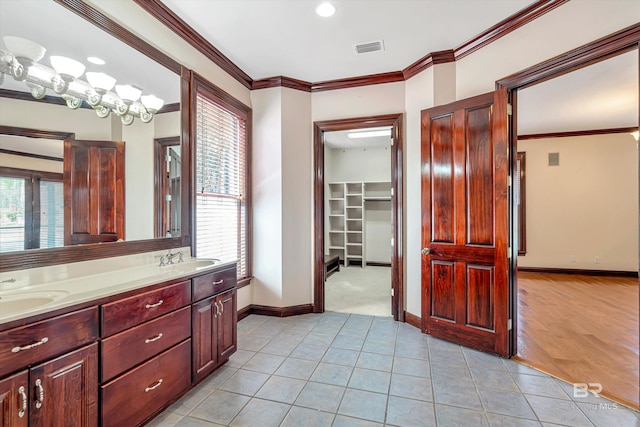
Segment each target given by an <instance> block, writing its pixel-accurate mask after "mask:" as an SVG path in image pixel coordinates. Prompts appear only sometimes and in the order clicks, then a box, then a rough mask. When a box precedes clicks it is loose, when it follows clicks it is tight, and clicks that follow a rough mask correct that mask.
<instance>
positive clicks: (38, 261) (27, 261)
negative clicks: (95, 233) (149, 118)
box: [0, 0, 192, 272]
mask: <svg viewBox="0 0 640 427" xmlns="http://www.w3.org/2000/svg"><path fill="white" fill-rule="evenodd" d="M51 1H54V2H55V3H57V4H59V5H61V6H63V7H66V8H67V9H69V10H70V11H71V12H73V13H75V14H77V15H79V16H80V17H82V18H84V19H86V20H87V21H89V22H91V23H92V24H93V25H95V26H96V27H97V28H99V29H101V30H103V31H106V32H107V33H109V34H111V35H112V36H113V37H115V38H117V39H118V40H120V41H122V42H123V43H126V44H128V45H129V46H131V47H132V48H134V49H136V50H137V51H138V52H140V53H142V54H143V55H146V56H147V57H149V58H151V59H153V60H155V61H156V62H158V63H159V64H161V65H163V66H164V67H166V68H167V69H169V70H170V71H173V72H174V73H176V74H178V76H179V77H180V139H181V156H182V157H184V161H183V162H182V168H181V174H182V176H183V177H185V179H183V180H182V185H181V188H180V191H181V192H182V197H181V199H182V200H181V202H182V203H181V210H182V213H181V218H182V221H181V228H182V230H181V231H182V233H183V235H182V236H180V237H171V238H161V239H147V240H134V241H125V242H113V243H104V244H100V243H98V244H89V245H77V246H65V247H61V248H50V249H29V250H24V251H17V252H8V253H6V254H0V272H7V271H14V270H23V269H28V268H36V267H46V266H51V265H56V264H66V263H72V262H78V261H89V260H95V259H100V258H110V257H116V256H123V255H132V254H137V253H143V252H152V251H158V250H165V249H175V248H180V247H185V246H190V245H191V237H190V235H189V234H188V233H189V230H191V222H192V220H191V211H190V207H191V199H192V195H191V191H190V189H191V180H192V177H191V161H190V159H191V146H190V132H191V127H190V126H189V123H190V116H189V114H190V112H189V105H190V104H189V101H190V100H189V95H190V92H189V70H188V69H187V68H185V67H184V66H182V65H181V64H180V63H179V62H178V61H176V60H174V59H173V58H171V57H169V56H168V55H166V54H164V53H163V52H161V51H160V50H158V49H156V48H155V47H153V46H152V45H150V44H149V43H147V42H145V41H144V40H142V39H140V38H139V37H137V36H135V35H134V34H132V33H131V32H129V30H127V29H125V28H124V27H123V26H121V25H120V24H118V23H116V22H115V21H113V20H112V19H111V18H109V17H107V16H106V15H104V14H102V13H101V12H99V11H97V10H96V9H93V8H92V7H91V6H89V5H88V4H86V3H84V2H83V1H82V0H51ZM149 220H150V221H154V219H153V218H150V219H149Z"/></svg>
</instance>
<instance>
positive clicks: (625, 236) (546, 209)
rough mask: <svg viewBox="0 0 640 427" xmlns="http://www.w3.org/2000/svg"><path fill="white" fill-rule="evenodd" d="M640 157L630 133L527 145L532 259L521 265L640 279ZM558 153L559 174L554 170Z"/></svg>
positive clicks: (523, 147) (529, 256) (522, 144)
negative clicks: (551, 162)
mask: <svg viewBox="0 0 640 427" xmlns="http://www.w3.org/2000/svg"><path fill="white" fill-rule="evenodd" d="M637 150H638V149H637V148H636V142H635V140H634V139H633V137H632V136H631V135H629V134H627V133H619V134H612V135H593V136H582V137H568V138H553V139H533V140H525V141H519V142H518V151H525V152H526V153H527V155H526V226H527V254H526V255H525V256H518V265H519V266H521V267H553V268H575V269H587V270H589V269H594V270H621V271H638V151H637ZM551 152H553V153H559V154H560V165H559V166H548V153H551ZM595 257H598V258H599V262H598V263H596V262H595ZM574 259H575V260H574Z"/></svg>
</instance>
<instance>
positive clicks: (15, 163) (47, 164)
mask: <svg viewBox="0 0 640 427" xmlns="http://www.w3.org/2000/svg"><path fill="white" fill-rule="evenodd" d="M61 144H62V143H61ZM0 166H6V167H10V168H17V169H29V170H34V171H42V172H53V173H62V172H63V164H62V162H57V161H55V160H46V159H36V158H33V157H26V156H16V155H13V154H5V153H0Z"/></svg>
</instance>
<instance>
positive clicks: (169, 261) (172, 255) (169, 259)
mask: <svg viewBox="0 0 640 427" xmlns="http://www.w3.org/2000/svg"><path fill="white" fill-rule="evenodd" d="M165 256H166V257H167V264H169V265H171V264H173V259H174V258H175V257H176V256H177V257H178V263H181V262H183V261H184V260H183V259H182V251H179V252H173V253H172V252H171V249H169V252H167V255H165Z"/></svg>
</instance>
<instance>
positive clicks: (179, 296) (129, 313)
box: [102, 280, 191, 337]
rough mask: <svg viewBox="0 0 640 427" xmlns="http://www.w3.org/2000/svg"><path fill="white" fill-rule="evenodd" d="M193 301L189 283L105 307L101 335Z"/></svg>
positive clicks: (130, 325)
mask: <svg viewBox="0 0 640 427" xmlns="http://www.w3.org/2000/svg"><path fill="white" fill-rule="evenodd" d="M190 302H191V287H190V286H189V281H188V280H187V281H184V282H180V283H176V284H175V285H170V286H165V287H164V288H160V289H156V290H154V291H149V292H145V293H142V294H139V295H134V296H132V297H129V298H125V299H121V300H119V301H115V302H112V303H109V304H105V305H103V306H102V336H103V337H108V336H110V335H113V334H115V333H118V332H120V331H123V330H125V329H128V328H130V327H132V326H136V325H139V324H140V323H142V322H146V321H147V320H150V319H154V318H156V317H159V316H162V315H163V314H166V313H168V312H170V311H173V310H175V309H178V308H182V307H184V306H186V305H187V304H189V303H190Z"/></svg>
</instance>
